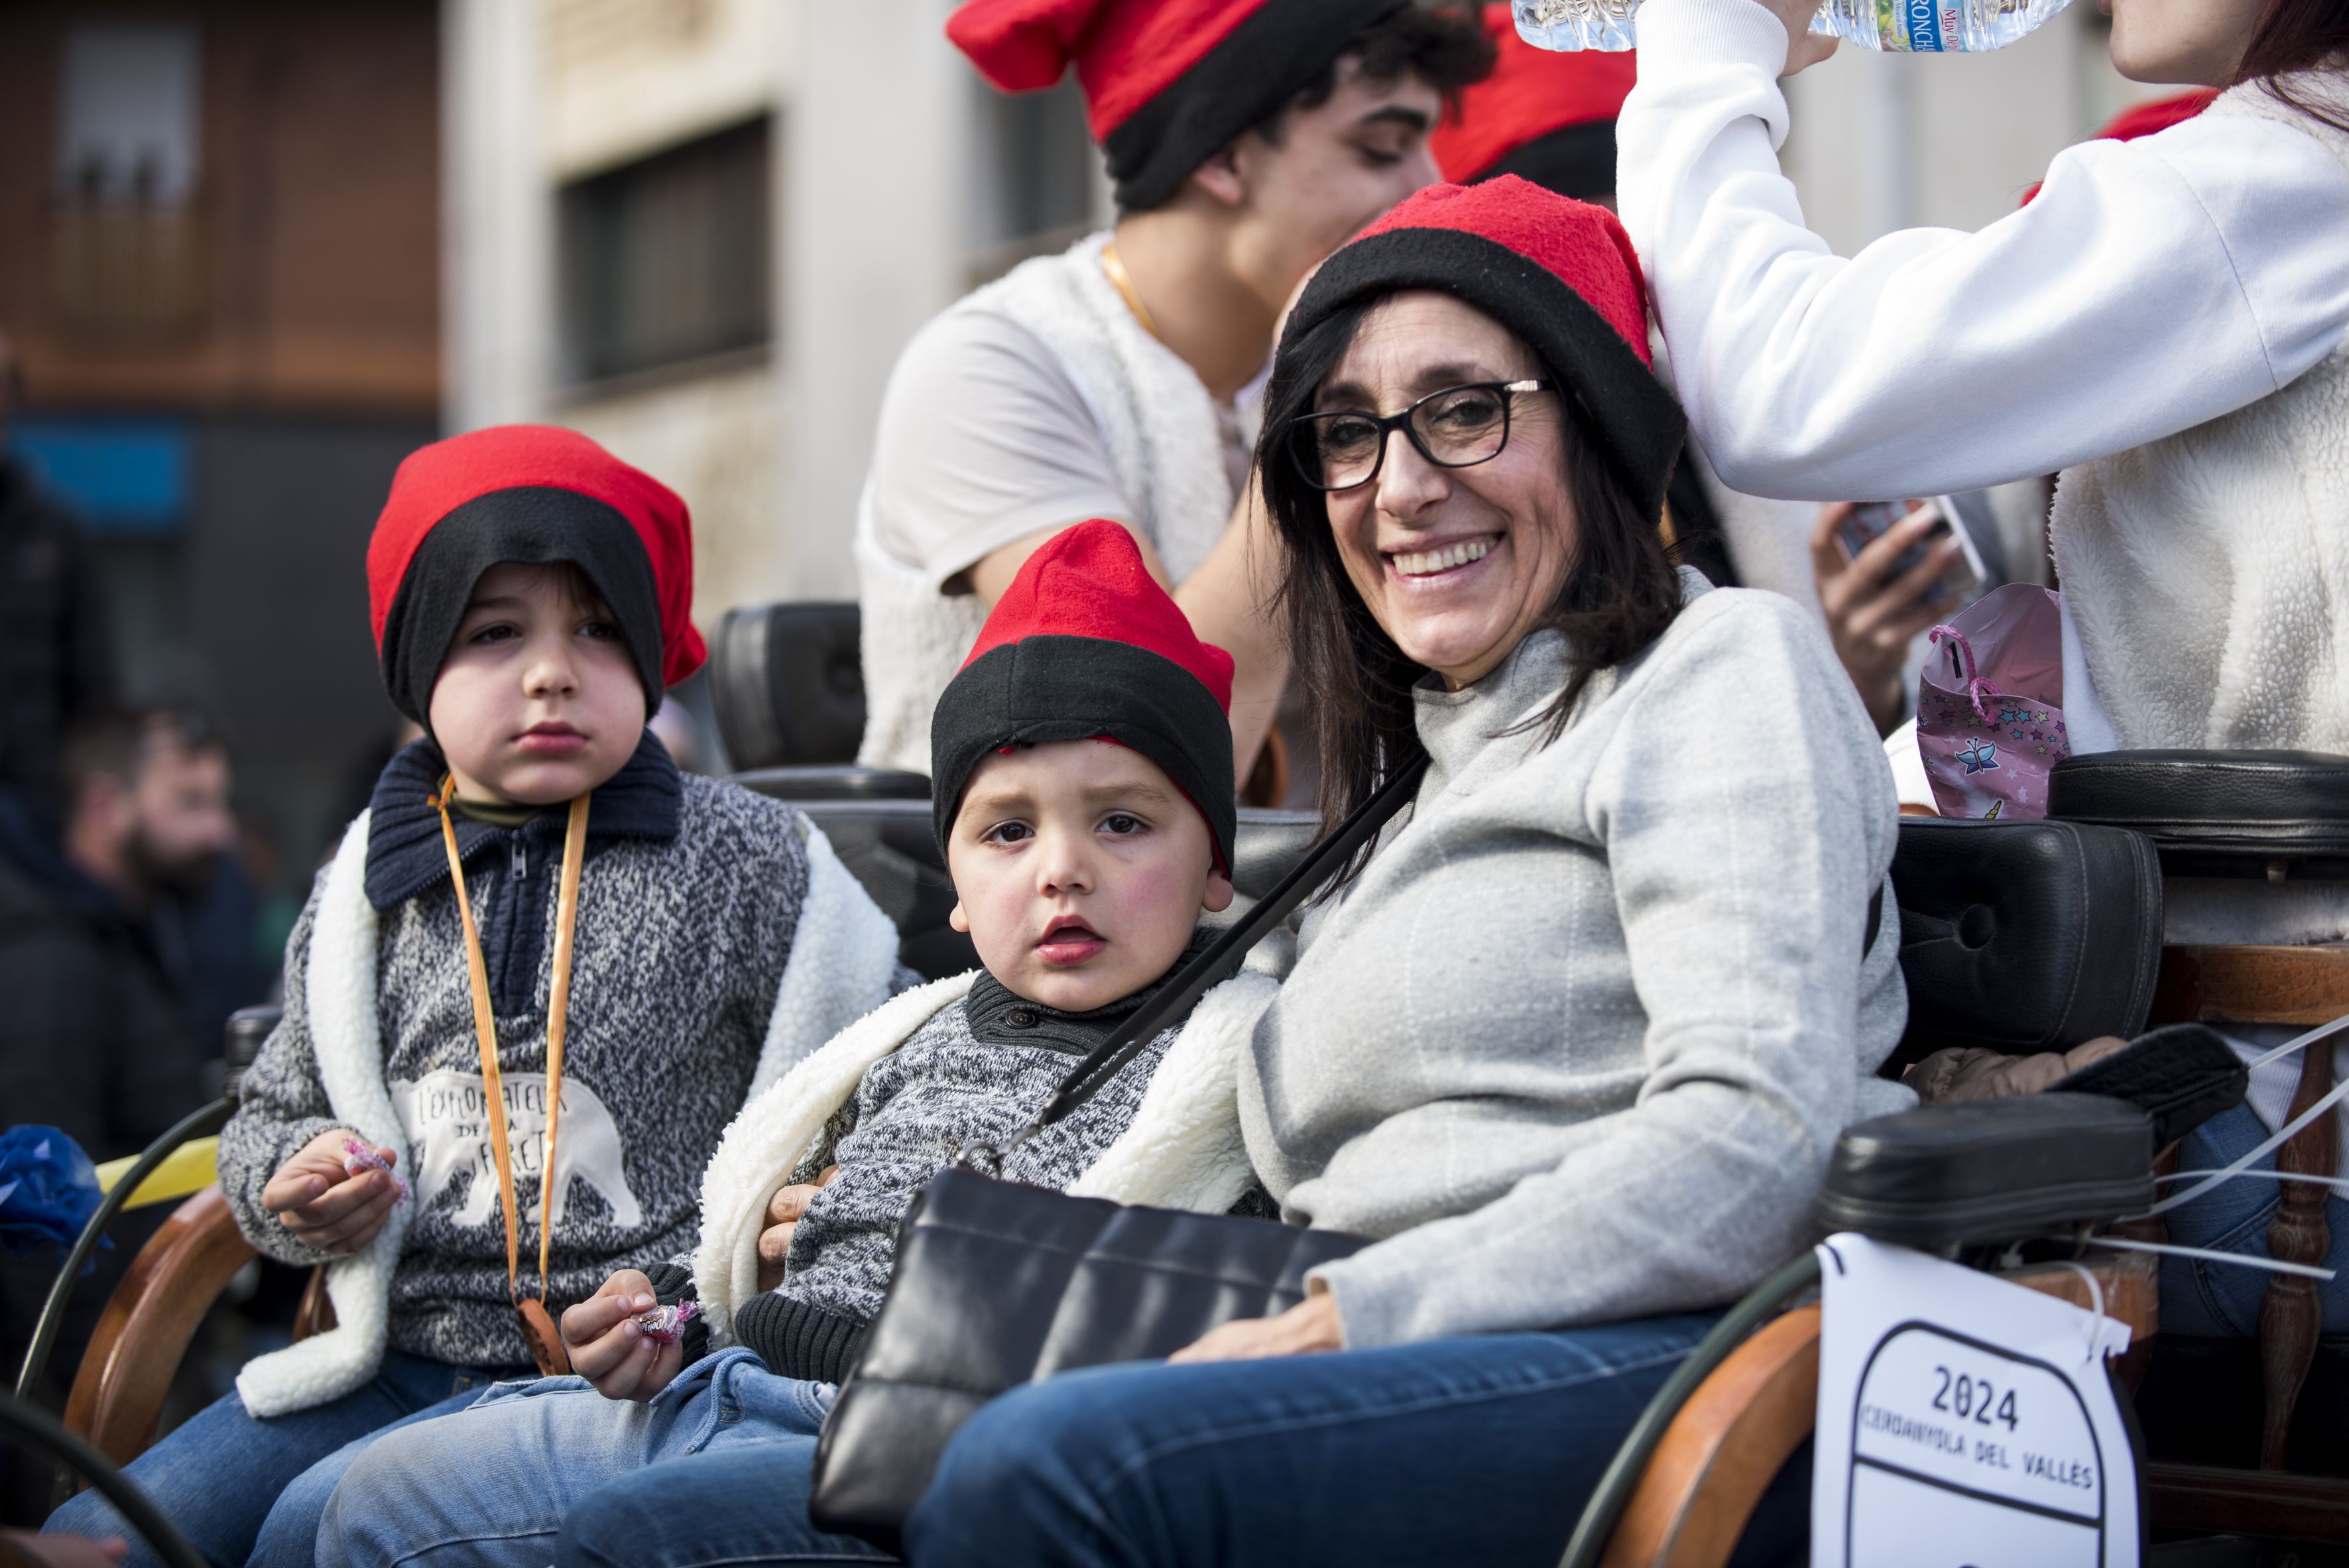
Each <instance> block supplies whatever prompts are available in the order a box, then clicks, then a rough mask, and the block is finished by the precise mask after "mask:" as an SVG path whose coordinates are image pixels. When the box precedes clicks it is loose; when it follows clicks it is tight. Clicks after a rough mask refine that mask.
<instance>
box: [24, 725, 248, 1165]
mask: <svg viewBox="0 0 2349 1568" xmlns="http://www.w3.org/2000/svg"><path fill="white" fill-rule="evenodd" d="M60 772H61V783H62V785H63V787H64V789H65V791H66V797H67V801H68V810H67V818H66V821H65V828H64V833H63V839H62V843H61V845H59V846H57V847H54V848H53V847H51V846H50V845H49V844H47V842H46V841H43V840H42V839H41V838H40V837H39V836H38V835H36V833H35V832H34V831H33V830H32V828H31V824H30V823H29V821H28V820H27V816H26V813H25V812H24V811H23V810H21V809H18V808H16V807H15V806H14V805H13V804H12V803H5V802H0V996H5V997H6V998H7V1006H5V1007H0V1105H5V1106H6V1107H7V1108H8V1110H7V1114H8V1119H9V1120H10V1121H11V1122H17V1121H33V1122H41V1123H45V1124H47V1125H48V1126H52V1127H58V1128H62V1129H64V1130H65V1131H66V1132H67V1133H68V1134H70V1135H71V1136H72V1137H73V1138H74V1140H76V1141H77V1142H78V1143H80V1144H81V1146H82V1147H83V1148H84V1149H86V1150H88V1151H89V1154H90V1157H91V1158H92V1159H94V1160H100V1161H104V1160H111V1159H113V1158H115V1157H116V1156H118V1155H122V1154H132V1153H136V1152H137V1151H138V1150H140V1148H142V1147H144V1146H145V1145H146V1143H147V1142H148V1140H150V1139H152V1138H153V1137H154V1136H155V1135H156V1134H157V1133H160V1132H161V1131H162V1130H164V1129H165V1128H167V1127H169V1126H170V1125H171V1123H172V1122H174V1121H176V1120H178V1119H180V1118H181V1116H183V1115H185V1114H186V1113H187V1112H188V1111H190V1110H191V1109H194V1108H195V1105H196V1101H197V1098H198V1095H197V1088H196V1070H197V1067H198V1065H199V1064H200V1063H201V1061H202V1059H203V1057H205V1056H206V1055H207V1054H209V1053H208V1052H206V1051H205V1050H203V1049H202V1048H201V1047H200V1045H199V1043H198V1041H197V1040H196V1038H195V1035H194V1030H193V1028H192V1027H191V1020H190V1016H189V1012H188V1007H187V998H186V995H185V991H184V976H182V975H180V974H178V973H176V972H175V971H174V969H173V968H172V966H171V965H170V964H169V963H167V962H166V960H165V959H164V957H163V954H161V952H160V950H159V947H158V945H157V944H156V942H155V940H154V935H153V931H152V922H153V918H154V916H155V913H156V912H157V910H158V908H159V906H160V904H161V903H163V902H164V901H166V900H168V899H170V898H172V897H175V896H181V895H185V894H189V893H192V892H199V891H201V889H202V884H203V882H204V879H205V877H206V876H207V874H208V873H209V872H211V871H212V867H213V866H214V865H215V864H216V863H217V862H218V861H219V859H220V857H221V856H222V854H224V853H225V852H227V851H229V850H230V849H231V848H232V847H233V844H234V843H235V841H236V820H235V819H234V817H233V816H232V815H231V813H230V811H229V762H228V752H227V750H226V748H223V747H222V745H221V743H220V740H219V738H217V736H215V735H214V733H213V732H212V729H211V728H210V727H208V726H207V725H206V724H205V723H204V722H203V720H202V718H201V717H199V716H197V715H195V714H193V713H192V712H190V711H187V710H184V709H171V708H150V709H144V710H136V711H130V712H121V713H108V714H104V715H101V716H99V717H95V718H93V719H90V720H88V722H86V723H84V724H83V725H81V726H79V727H77V728H76V729H75V731H74V732H73V734H72V735H71V736H70V737H69V738H67V743H66V746H65V748H64V760H63V764H62V767H61V769H60ZM206 1043H209V1042H206Z"/></svg>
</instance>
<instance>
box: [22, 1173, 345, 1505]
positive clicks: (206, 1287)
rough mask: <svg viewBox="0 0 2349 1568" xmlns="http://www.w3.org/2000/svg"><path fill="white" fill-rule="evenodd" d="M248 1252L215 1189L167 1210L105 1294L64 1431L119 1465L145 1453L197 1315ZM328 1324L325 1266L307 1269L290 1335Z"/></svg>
mask: <svg viewBox="0 0 2349 1568" xmlns="http://www.w3.org/2000/svg"><path fill="white" fill-rule="evenodd" d="M255 1255H256V1254H255V1253H254V1250H253V1244H252V1243H250V1242H247V1241H246V1240H245V1239H244V1236H243V1233H241V1232H239V1231H238V1230H237V1228H236V1216H235V1215H234V1214H233V1212H230V1209H229V1206H228V1200H227V1199H226V1198H224V1197H222V1195H221V1190H220V1188H219V1187H217V1186H212V1187H207V1188H205V1189H204V1190H203V1191H201V1192H198V1193H197V1194H196V1195H195V1196H194V1197H192V1198H190V1199H188V1200H187V1201H186V1202H183V1203H181V1205H180V1206H179V1207H178V1208H177V1209H175V1210H173V1211H172V1212H171V1218H170V1219H168V1220H165V1221H164V1222H163V1226H162V1229H160V1230H159V1231H157V1232H156V1233H154V1234H153V1235H152V1236H150V1237H149V1238H148V1240H147V1244H146V1245H145V1246H143V1247H141V1248H140V1249H139V1255H138V1256H137V1257H136V1258H134V1259H132V1260H131V1263H130V1267H129V1270H128V1271H126V1272H125V1273H124V1274H123V1276H122V1280H121V1283H120V1284H117V1285H116V1286H115V1288H114V1294H113V1295H112V1296H110V1297H109V1298H108V1300H107V1304H106V1310H105V1312H104V1313H102V1314H101V1315H99V1317H98V1327H97V1329H96V1331H95V1332H93V1333H92V1334H91V1336H90V1339H89V1347H88V1349H87V1350H85V1351H84V1352H83V1353H82V1358H81V1366H80V1367H79V1368H78V1370H77V1371H76V1372H75V1374H74V1381H73V1389H72V1391H71V1392H70V1393H69V1394H68V1395H67V1398H66V1429H67V1430H68V1431H70V1432H72V1433H73V1434H74V1435H75V1436H76V1437H78V1438H82V1439H87V1440H88V1442H89V1443H90V1444H92V1445H93V1446H94V1447H96V1448H97V1449H98V1451H99V1452H100V1453H102V1454H104V1455H105V1456H106V1457H107V1458H109V1459H110V1460H113V1461H114V1462H115V1463H116V1464H119V1465H123V1464H129V1462H130V1461H131V1460H135V1459H137V1458H138V1457H139V1456H140V1454H142V1453H144V1452H146V1451H147V1448H148V1445H150V1443H152V1442H153V1441H154V1440H155V1429H156V1427H157V1425H158V1424H159V1423H160V1421H161V1419H162V1415H163V1401H164V1398H166V1396H168V1395H169V1394H170V1392H171V1379H172V1377H173V1376H174V1375H175V1374H176V1373H177V1372H178V1371H179V1368H180V1362H181V1358H182V1357H185V1356H186V1355H187V1351H188V1346H189V1344H190V1343H191V1341H193V1340H194V1338H195V1336H196V1330H197V1328H198V1327H199V1326H202V1323H203V1320H204V1315H205V1314H206V1313H208V1312H210V1311H211V1310H212V1303H213V1302H214V1301H215V1300H217V1299H218V1298H219V1296H220V1293H221V1292H222V1289H224V1288H225V1287H226V1286H227V1284H228V1282H229V1280H230V1278H231V1276H233V1274H235V1273H236V1271H237V1270H239V1269H241V1268H243V1266H244V1265H245V1264H246V1263H248V1262H250V1261H251V1260H252V1259H253V1258H254V1256H255ZM334 1326H335V1309H334V1305H333V1304H332V1303H331V1302H329V1301H328V1300H327V1299H326V1270H325V1269H324V1268H315V1269H312V1270H311V1271H310V1280H309V1284H307V1285H306V1286H305V1288H304V1289H303V1292H302V1305H301V1306H300V1307H299V1308H298V1309H297V1310H296V1311H295V1315H294V1337H295V1339H297V1340H300V1339H306V1338H308V1337H309V1336H311V1335H313V1334H319V1333H323V1332H325V1331H326V1329H329V1328H332V1327H334Z"/></svg>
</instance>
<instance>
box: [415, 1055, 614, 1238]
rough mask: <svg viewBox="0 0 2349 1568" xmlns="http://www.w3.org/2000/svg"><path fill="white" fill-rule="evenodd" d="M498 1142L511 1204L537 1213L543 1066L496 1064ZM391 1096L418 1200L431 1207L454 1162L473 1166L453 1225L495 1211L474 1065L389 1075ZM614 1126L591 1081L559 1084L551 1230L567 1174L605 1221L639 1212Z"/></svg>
mask: <svg viewBox="0 0 2349 1568" xmlns="http://www.w3.org/2000/svg"><path fill="white" fill-rule="evenodd" d="M500 1077H501V1078H502V1080H503V1088H504V1091H505V1092H504V1094H503V1096H502V1098H503V1099H504V1100H505V1108H506V1143H507V1148H508V1150H509V1152H510V1156H511V1158H512V1165H513V1179H514V1198H515V1203H516V1206H517V1207H518V1208H521V1209H523V1210H524V1211H525V1212H530V1213H532V1214H533V1215H534V1214H535V1212H536V1209H537V1206H538V1205H537V1202H536V1199H535V1192H536V1188H537V1185H538V1177H539V1175H540V1172H541V1171H542V1170H543V1166H544V1161H545V1147H546V1075H545V1074H543V1073H503V1074H501V1075H500ZM391 1101H392V1105H393V1108H394V1109H396V1110H398V1113H399V1125H400V1128H401V1130H403V1131H405V1132H406V1133H407V1134H408V1146H409V1150H411V1155H410V1158H411V1159H413V1161H415V1169H414V1171H413V1173H412V1179H413V1181H414V1182H415V1185H416V1196H417V1200H418V1202H419V1203H420V1204H421V1205H422V1208H423V1209H425V1210H429V1209H430V1208H431V1207H432V1205H433V1204H434V1203H435V1202H438V1201H439V1200H440V1196H441V1194H443V1193H445V1192H446V1191H448V1190H449V1188H450V1185H451V1184H452V1183H453V1182H454V1181H456V1179H457V1174H458V1172H460V1171H471V1173H472V1182H471V1185H470V1186H469V1187H468V1188H467V1189H466V1191H465V1200H464V1203H463V1205H462V1206H461V1207H460V1208H459V1209H458V1211H457V1212H455V1213H454V1214H452V1215H450V1217H449V1218H450V1222H451V1223H453V1224H459V1225H484V1224H488V1223H489V1222H490V1221H491V1219H492V1216H494V1215H495V1214H496V1213H497V1212H498V1172H497V1165H496V1162H495V1161H493V1160H492V1158H491V1154H490V1117H489V1105H490V1101H489V1094H488V1090H487V1089H486V1088H485V1087H484V1086H483V1083H482V1079H481V1075H480V1074H479V1073H464V1072H457V1071H455V1070H453V1069H451V1068H441V1069H440V1070H439V1071H437V1072H429V1073H427V1074H425V1075H424V1076H423V1077H422V1078H414V1079H409V1078H395V1079H393V1080H392V1083H391ZM621 1153H622V1150H621V1147H620V1129H619V1127H618V1125H617V1124H616V1123H615V1122H614V1121H613V1119H612V1112H611V1110H610V1109H609V1108H608V1107H606V1106H605V1104H604V1102H603V1100H602V1099H598V1098H597V1097H596V1094H595V1090H594V1089H592V1088H588V1087H587V1086H586V1085H585V1084H584V1083H581V1082H579V1081H577V1080H576V1079H573V1080H571V1081H569V1082H566V1083H565V1084H564V1086H563V1124H562V1126H561V1127H560V1128H558V1129H557V1130H556V1132H555V1150H554V1158H555V1163H556V1167H557V1169H556V1172H555V1174H556V1184H555V1188H554V1205H553V1207H552V1209H551V1210H550V1211H549V1215H548V1228H549V1229H550V1230H552V1229H554V1228H555V1227H557V1226H560V1225H561V1224H562V1223H563V1214H564V1209H565V1208H566V1207H567V1206H568V1204H569V1201H570V1197H571V1188H572V1184H573V1183H574V1182H581V1181H584V1182H585V1183H586V1184H587V1185H588V1186H589V1187H590V1188H592V1189H594V1190H595V1193H596V1195H597V1196H599V1197H601V1198H602V1199H603V1200H604V1203H605V1207H606V1208H608V1209H609V1210H610V1211H611V1213H612V1222H613V1223H614V1224H616V1225H621V1226H628V1225H637V1224H641V1223H643V1222H644V1217H645V1210H644V1205H643V1204H642V1203H640V1202H637V1200H636V1193H634V1192H633V1191H629V1189H628V1178H627V1172H626V1170H625V1169H624V1168H623V1164H622V1160H621Z"/></svg>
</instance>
